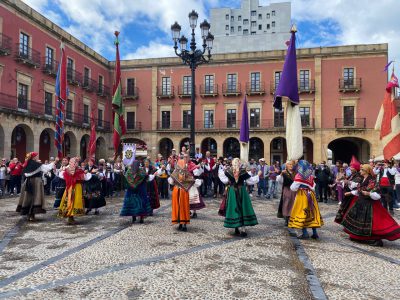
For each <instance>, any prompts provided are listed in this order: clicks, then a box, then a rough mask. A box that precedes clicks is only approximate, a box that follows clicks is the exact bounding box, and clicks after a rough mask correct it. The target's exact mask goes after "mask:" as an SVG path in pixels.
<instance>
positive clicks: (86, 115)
mask: <svg viewBox="0 0 400 300" xmlns="http://www.w3.org/2000/svg"><path fill="white" fill-rule="evenodd" d="M83 123H84V124H89V105H87V104H83Z"/></svg>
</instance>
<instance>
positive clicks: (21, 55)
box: [15, 43, 40, 68]
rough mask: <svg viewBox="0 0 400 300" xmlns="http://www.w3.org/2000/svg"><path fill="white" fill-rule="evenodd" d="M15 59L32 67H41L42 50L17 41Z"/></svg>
mask: <svg viewBox="0 0 400 300" xmlns="http://www.w3.org/2000/svg"><path fill="white" fill-rule="evenodd" d="M15 60H16V61H18V62H20V63H23V64H26V65H28V66H29V67H32V68H38V67H40V52H39V51H37V50H35V49H32V48H31V47H28V46H27V45H26V44H23V43H17V44H16V52H15Z"/></svg>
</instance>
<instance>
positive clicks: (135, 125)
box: [126, 121, 142, 132]
mask: <svg viewBox="0 0 400 300" xmlns="http://www.w3.org/2000/svg"><path fill="white" fill-rule="evenodd" d="M141 130H142V122H130V121H126V132H135V131H141Z"/></svg>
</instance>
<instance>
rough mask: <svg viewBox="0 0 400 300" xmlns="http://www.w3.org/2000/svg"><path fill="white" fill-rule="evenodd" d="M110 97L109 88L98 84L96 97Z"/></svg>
mask: <svg viewBox="0 0 400 300" xmlns="http://www.w3.org/2000/svg"><path fill="white" fill-rule="evenodd" d="M110 95H111V91H110V88H109V87H108V86H106V85H104V84H99V85H98V86H97V96H100V97H108V96H110Z"/></svg>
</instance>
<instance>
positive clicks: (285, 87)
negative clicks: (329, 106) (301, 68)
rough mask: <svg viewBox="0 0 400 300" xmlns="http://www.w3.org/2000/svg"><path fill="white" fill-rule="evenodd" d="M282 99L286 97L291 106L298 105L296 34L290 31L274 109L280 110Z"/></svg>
mask: <svg viewBox="0 0 400 300" xmlns="http://www.w3.org/2000/svg"><path fill="white" fill-rule="evenodd" d="M282 97H288V98H289V100H290V102H292V104H293V105H295V104H299V102H300V99H299V90H298V87H297V62H296V32H295V30H292V37H291V38H290V44H289V48H288V50H287V54H286V58H285V64H284V65H283V71H282V76H281V79H280V80H279V84H278V88H277V89H276V92H275V100H274V107H275V108H277V109H279V110H282Z"/></svg>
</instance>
